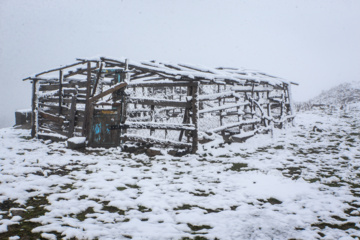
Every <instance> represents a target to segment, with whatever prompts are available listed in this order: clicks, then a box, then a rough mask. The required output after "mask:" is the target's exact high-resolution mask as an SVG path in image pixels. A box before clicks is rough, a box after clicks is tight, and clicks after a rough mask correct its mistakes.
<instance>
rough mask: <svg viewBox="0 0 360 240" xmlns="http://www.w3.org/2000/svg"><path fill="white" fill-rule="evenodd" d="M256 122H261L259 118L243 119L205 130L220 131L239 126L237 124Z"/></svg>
mask: <svg viewBox="0 0 360 240" xmlns="http://www.w3.org/2000/svg"><path fill="white" fill-rule="evenodd" d="M257 123H261V119H251V120H245V121H242V122H235V123H231V124H228V125H224V126H221V127H217V128H213V129H210V130H209V131H207V133H212V132H221V131H223V130H226V129H228V128H233V127H239V126H244V125H250V124H257Z"/></svg>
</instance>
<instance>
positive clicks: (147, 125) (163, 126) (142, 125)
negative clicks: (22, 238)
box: [110, 122, 195, 131]
mask: <svg viewBox="0 0 360 240" xmlns="http://www.w3.org/2000/svg"><path fill="white" fill-rule="evenodd" d="M122 128H138V129H160V130H188V131H193V130H195V127H194V125H193V124H173V123H160V122H126V123H125V124H120V125H114V126H111V128H110V130H116V129H122Z"/></svg>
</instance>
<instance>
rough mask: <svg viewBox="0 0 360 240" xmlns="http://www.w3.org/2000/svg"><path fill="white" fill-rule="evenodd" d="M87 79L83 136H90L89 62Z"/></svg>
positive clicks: (88, 64)
mask: <svg viewBox="0 0 360 240" xmlns="http://www.w3.org/2000/svg"><path fill="white" fill-rule="evenodd" d="M87 70H88V71H87V81H86V104H85V119H84V123H83V136H84V137H86V138H88V134H89V132H90V131H89V129H90V126H89V125H90V117H91V116H90V101H89V98H90V93H91V63H90V62H88V63H87Z"/></svg>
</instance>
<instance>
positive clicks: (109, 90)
mask: <svg viewBox="0 0 360 240" xmlns="http://www.w3.org/2000/svg"><path fill="white" fill-rule="evenodd" d="M126 86H127V83H126V82H122V83H119V84H116V85H114V86H113V87H111V88H109V89H107V90H106V91H104V92H102V93H100V94H98V95H96V96H94V97H92V98H90V99H89V101H90V102H95V101H97V100H99V99H100V98H102V97H105V96H106V95H109V94H111V93H113V92H115V91H117V90H120V89H122V88H124V87H126Z"/></svg>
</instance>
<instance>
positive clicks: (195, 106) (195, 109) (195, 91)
mask: <svg viewBox="0 0 360 240" xmlns="http://www.w3.org/2000/svg"><path fill="white" fill-rule="evenodd" d="M198 98H199V83H196V86H193V87H192V102H191V111H192V114H191V121H192V123H193V125H194V127H195V129H194V131H192V148H191V152H192V153H196V152H197V150H198V143H199V137H198V120H199V101H198Z"/></svg>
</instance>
